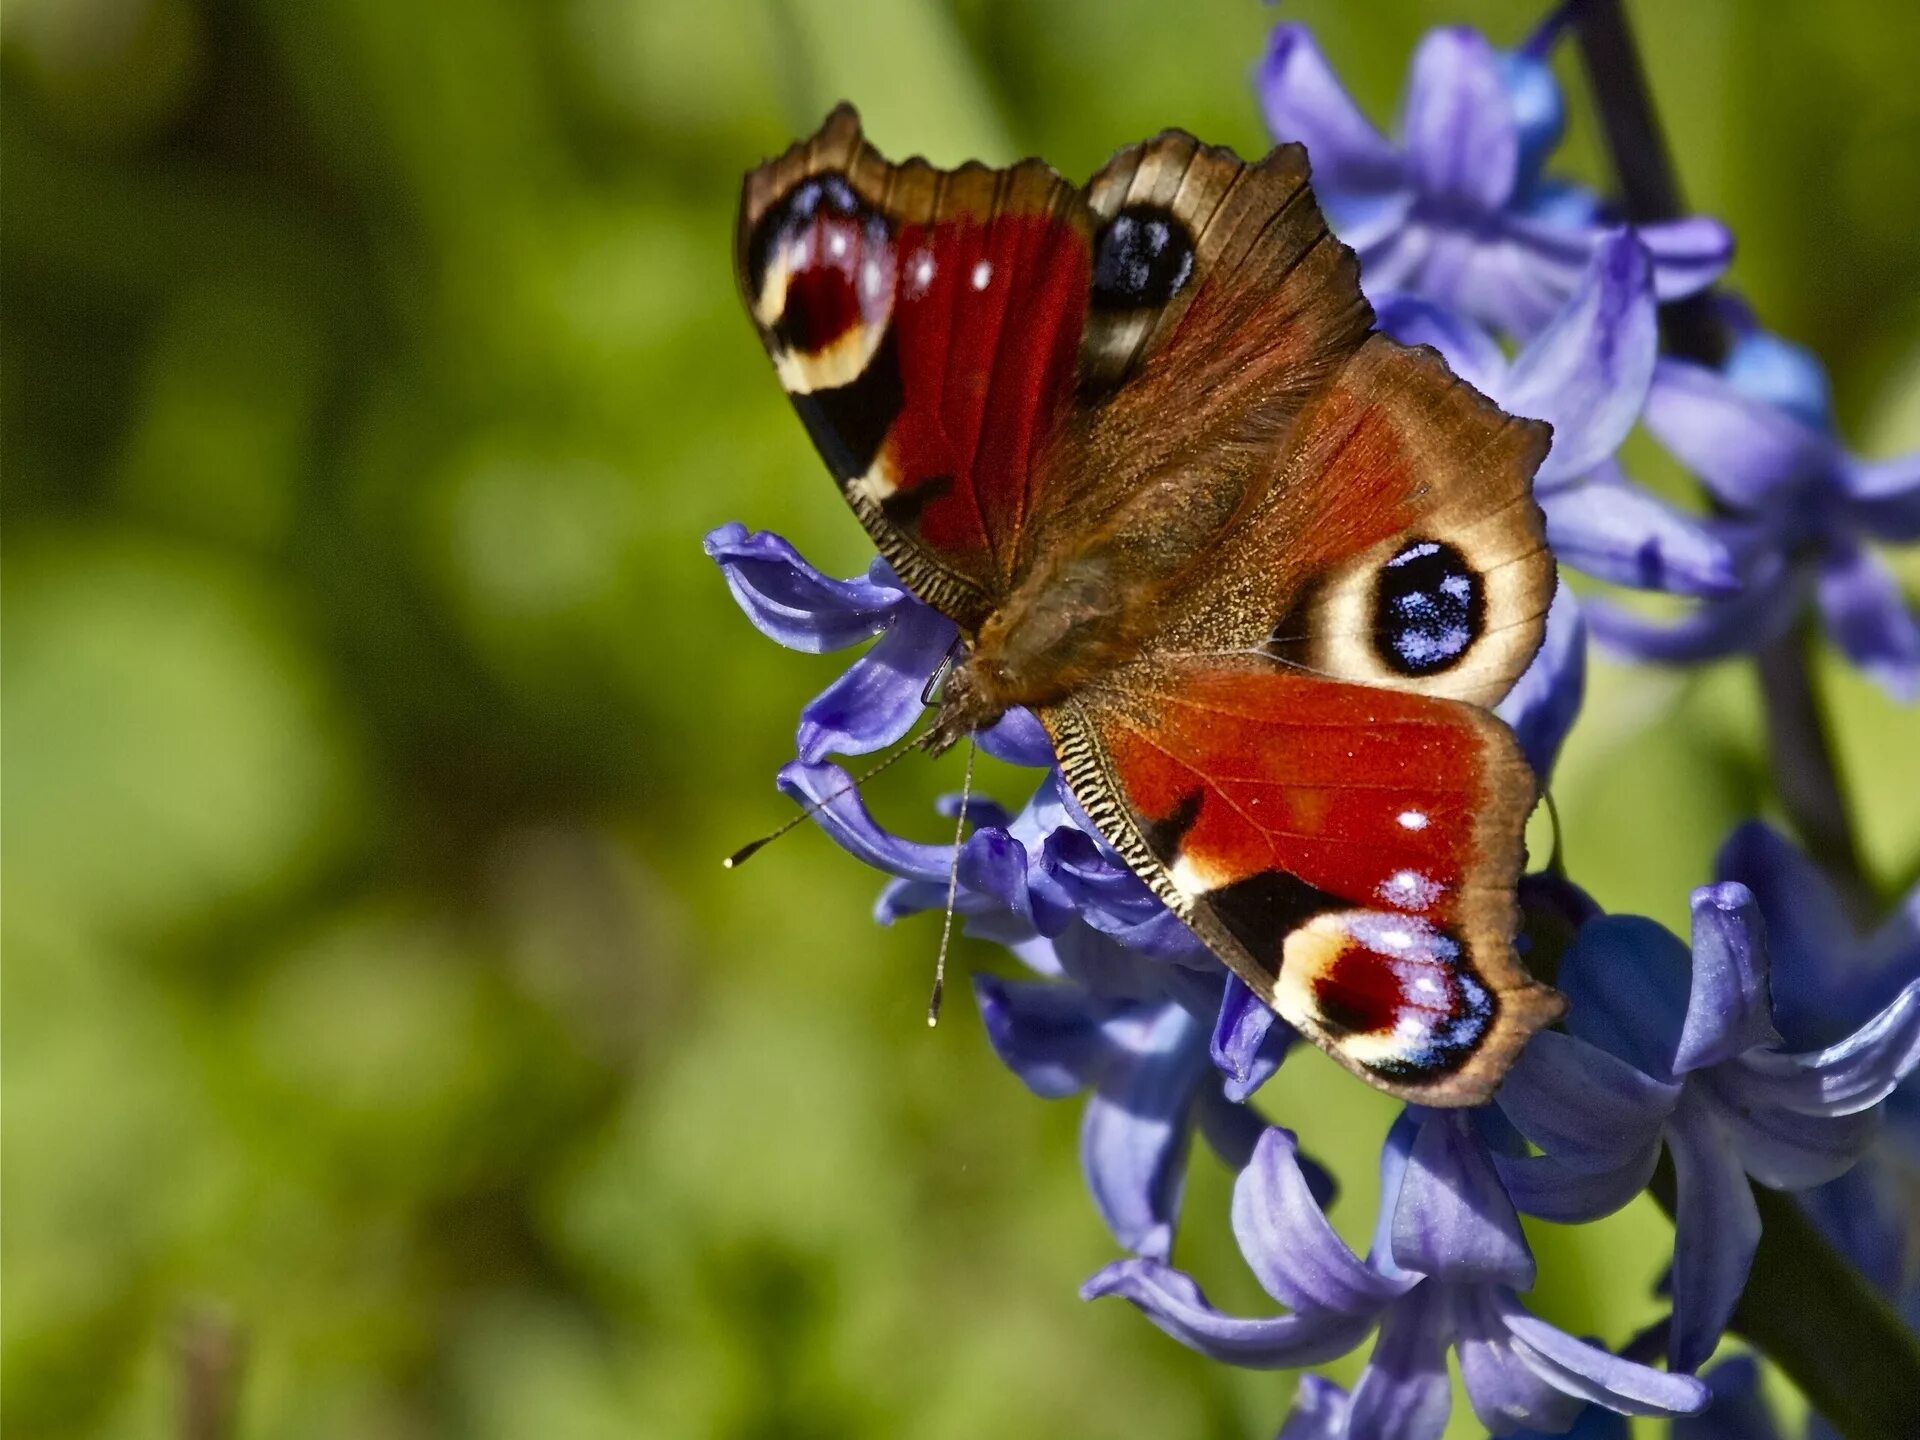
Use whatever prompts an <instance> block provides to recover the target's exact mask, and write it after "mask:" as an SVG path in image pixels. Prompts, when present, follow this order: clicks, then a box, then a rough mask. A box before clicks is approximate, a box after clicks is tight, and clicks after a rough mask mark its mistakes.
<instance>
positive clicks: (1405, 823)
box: [1400, 810, 1427, 830]
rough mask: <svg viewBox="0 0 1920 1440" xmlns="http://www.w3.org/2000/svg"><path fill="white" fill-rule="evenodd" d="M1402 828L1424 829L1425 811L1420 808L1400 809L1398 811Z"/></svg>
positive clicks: (1425, 825)
mask: <svg viewBox="0 0 1920 1440" xmlns="http://www.w3.org/2000/svg"><path fill="white" fill-rule="evenodd" d="M1400 828H1401V829H1402V830H1424V829H1426V828H1427V817H1426V813H1425V812H1424V811H1421V810H1402V811H1401V812H1400Z"/></svg>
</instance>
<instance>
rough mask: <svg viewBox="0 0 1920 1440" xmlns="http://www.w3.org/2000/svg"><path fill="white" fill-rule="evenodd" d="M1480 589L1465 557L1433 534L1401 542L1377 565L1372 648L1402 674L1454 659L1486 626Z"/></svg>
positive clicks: (1442, 666) (1433, 670)
mask: <svg viewBox="0 0 1920 1440" xmlns="http://www.w3.org/2000/svg"><path fill="white" fill-rule="evenodd" d="M1486 608H1487V606H1486V594H1485V590H1484V588H1483V586H1482V585H1481V582H1480V576H1479V573H1478V572H1477V571H1475V570H1474V568H1473V567H1472V566H1471V565H1469V564H1468V563H1467V557H1466V556H1464V555H1462V554H1461V553H1460V552H1459V551H1458V550H1456V549H1454V548H1453V546H1451V545H1448V544H1445V543H1443V542H1441V541H1438V540H1421V541H1417V542H1415V543H1414V544H1412V545H1409V546H1407V548H1406V549H1404V550H1402V551H1401V552H1400V553H1399V554H1398V555H1395V556H1394V557H1393V558H1392V559H1391V560H1389V561H1387V563H1386V564H1385V565H1383V566H1381V567H1380V575H1379V578H1378V580H1377V581H1376V582H1375V588H1374V595H1373V634H1374V648H1375V649H1376V650H1377V651H1378V652H1379V655H1380V659H1381V660H1382V661H1383V662H1385V664H1386V665H1387V667H1388V668H1389V669H1393V670H1397V671H1399V672H1400V673H1401V674H1402V675H1436V674H1438V673H1439V672H1440V671H1442V670H1446V669H1448V668H1449V667H1451V666H1453V665H1456V664H1458V663H1459V661H1460V657H1461V656H1463V655H1465V654H1466V653H1467V651H1468V649H1470V648H1471V647H1472V645H1473V642H1474V641H1475V640H1478V639H1479V638H1480V632H1481V631H1482V630H1483V629H1484V628H1485V626H1486Z"/></svg>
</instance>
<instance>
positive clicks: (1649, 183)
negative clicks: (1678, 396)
mask: <svg viewBox="0 0 1920 1440" xmlns="http://www.w3.org/2000/svg"><path fill="white" fill-rule="evenodd" d="M1572 20H1573V26H1574V33H1575V35H1576V37H1577V38H1578V41H1579V46H1580V59H1581V63H1582V64H1583V65H1584V66H1585V68H1586V72H1587V82H1588V85H1589V87H1590V88H1591V89H1592V91H1593V95H1594V99H1595V101H1596V103H1597V104H1598V106H1599V110H1600V124H1601V127H1602V128H1603V129H1604V130H1605V131H1606V137H1607V153H1608V155H1609V157H1610V158H1611V160H1612V162H1613V169H1614V174H1615V176H1616V178H1617V179H1618V180H1619V182H1620V199H1621V203H1622V207H1623V208H1624V210H1625V212H1626V218H1627V219H1629V220H1631V221H1633V222H1635V223H1636V224H1645V223H1648V222H1651V221H1656V220H1677V219H1679V218H1680V217H1681V216H1682V215H1683V214H1684V213H1685V211H1684V209H1683V208H1682V206H1681V204H1680V188H1679V185H1678V183H1677V182H1676V181H1675V179H1674V174H1673V164H1672V161H1671V160H1670V158H1669V157H1668V154H1667V145H1666V140H1665V138H1664V137H1663V136H1662V134H1661V132H1660V123H1659V121H1658V120H1657V119H1656V118H1655V116H1654V110H1653V101H1652V97H1651V96H1650V95H1649V93H1648V91H1647V77H1646V72H1645V71H1643V70H1642V69H1641V68H1640V54H1639V51H1638V50H1637V49H1636V48H1635V46H1634V43H1633V32H1632V31H1631V29H1629V27H1628V24H1627V17H1626V13H1625V11H1624V10H1623V9H1622V7H1621V4H1620V0H1576V3H1575V4H1574V6H1573V13H1572ZM1660 332H1661V338H1662V340H1663V341H1664V343H1665V346H1666V349H1667V351H1668V353H1669V354H1672V355H1675V356H1677V357H1679V358H1680V359H1683V360H1694V361H1698V362H1699V363H1701V364H1703V365H1718V364H1719V363H1720V361H1721V360H1722V359H1723V358H1725V355H1726V349H1727V335H1726V330H1725V327H1724V326H1722V325H1721V323H1720V320H1719V317H1718V316H1717V315H1716V313H1715V311H1714V304H1713V297H1712V296H1711V295H1710V294H1707V293H1705V292H1702V293H1701V294H1698V295H1692V296H1689V297H1688V298H1687V299H1685V300H1677V301H1674V302H1672V303H1671V304H1668V305H1665V306H1663V307H1661V311H1660ZM1810 641H1811V636H1810V635H1809V633H1808V632H1807V630H1806V629H1805V628H1804V627H1803V628H1798V629H1795V630H1793V631H1790V632H1788V633H1787V634H1785V635H1783V636H1781V637H1780V638H1779V639H1778V640H1775V641H1772V642H1771V643H1769V644H1768V645H1766V646H1765V647H1764V648H1762V650H1761V651H1760V655H1759V661H1760V665H1759V669H1760V693H1761V698H1762V700H1763V701H1764V702H1765V707H1764V708H1765V711H1766V721H1767V759H1768V762H1769V765H1770V767H1771V769H1772V772H1773V774H1774V775H1775V776H1777V777H1778V779H1779V784H1780V802H1781V805H1782V806H1783V807H1784V808H1785V810H1786V812H1787V818H1788V820H1789V821H1791V822H1792V824H1793V828H1794V829H1795V830H1796V831H1797V832H1798V833H1799V835H1800V839H1801V841H1802V842H1803V843H1804V844H1805V845H1806V847H1807V851H1808V853H1809V854H1811V855H1812V856H1813V858H1814V860H1815V861H1816V862H1817V863H1818V864H1819V865H1820V868H1821V869H1822V870H1824V871H1825V872H1826V873H1827V875H1828V877H1829V878H1830V879H1831V880H1832V881H1833V883H1834V886H1835V888H1836V889H1837V890H1838V891H1839V892H1840V899H1841V902H1842V904H1844V905H1845V906H1846V908H1847V911H1848V914H1849V915H1850V916H1851V918H1852V919H1853V921H1854V922H1855V924H1857V925H1859V926H1860V927H1861V928H1863V929H1864V928H1866V926H1867V925H1868V924H1870V923H1871V921H1872V919H1873V910H1874V906H1873V891H1872V887H1871V886H1870V885H1869V884H1868V883H1867V880H1866V873H1865V870H1864V869H1863V867H1862V866H1861V863H1860V848H1859V845H1858V843H1857V842H1856V841H1855V839H1854V833H1853V826H1852V823H1851V822H1850V820H1849V816H1848V810H1847V800H1846V792H1845V791H1844V790H1843V789H1842V788H1841V785H1840V775H1839V768H1838V766H1837V765H1836V764H1835V763H1834V757H1833V746H1832V743H1831V741H1830V740H1829V738H1828V735H1827V731H1826V727H1825V725H1824V724H1823V723H1822V720H1821V709H1820V700H1819V696H1818V694H1817V692H1816V691H1815V688H1814V679H1813V672H1812V668H1811V666H1810V664H1809V646H1810Z"/></svg>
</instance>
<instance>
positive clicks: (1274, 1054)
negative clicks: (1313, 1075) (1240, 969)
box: [1209, 975, 1296, 1101]
mask: <svg viewBox="0 0 1920 1440" xmlns="http://www.w3.org/2000/svg"><path fill="white" fill-rule="evenodd" d="M1295 1034H1296V1032H1295V1031H1294V1028H1293V1027H1292V1026H1291V1025H1289V1024H1287V1023H1286V1021H1284V1020H1282V1019H1281V1018H1280V1017H1279V1016H1278V1015H1275V1014H1274V1013H1273V1009H1272V1007H1271V1006H1269V1005H1268V1004H1267V1003H1266V1002H1265V1001H1264V1000H1262V999H1260V998H1259V997H1258V996H1256V995H1255V994H1254V993H1253V992H1252V991H1251V990H1249V989H1248V988H1247V987H1246V986H1245V985H1244V984H1243V983H1241V980H1240V977H1239V976H1237V975H1229V976H1228V977H1227V983H1226V987H1225V989H1224V990H1223V991H1222V993H1221V996H1220V1018H1219V1019H1218V1020H1216V1021H1215V1022H1214V1027H1213V1041H1212V1044H1211V1046H1210V1047H1209V1049H1210V1053H1211V1054H1212V1056H1213V1063H1214V1066H1215V1068H1216V1069H1218V1070H1219V1071H1220V1073H1221V1075H1223V1076H1224V1077H1225V1078H1226V1095H1227V1099H1229V1100H1234V1101H1243V1100H1245V1099H1246V1098H1247V1097H1248V1096H1249V1095H1251V1094H1253V1092H1254V1091H1256V1090H1258V1089H1259V1088H1260V1087H1261V1086H1262V1085H1264V1084H1266V1083H1267V1081H1268V1080H1269V1079H1271V1078H1272V1076H1273V1072H1274V1071H1276V1070H1278V1069H1279V1068H1280V1062H1281V1061H1282V1060H1284V1059H1285V1058H1286V1054H1287V1050H1288V1049H1289V1047H1291V1046H1292V1044H1293V1041H1294V1038H1295Z"/></svg>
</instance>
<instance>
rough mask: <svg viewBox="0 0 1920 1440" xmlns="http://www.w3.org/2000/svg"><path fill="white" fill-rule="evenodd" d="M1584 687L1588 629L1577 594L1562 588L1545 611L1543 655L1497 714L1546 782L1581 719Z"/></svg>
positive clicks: (1525, 673) (1536, 773) (1501, 704)
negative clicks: (1511, 728)
mask: <svg viewBox="0 0 1920 1440" xmlns="http://www.w3.org/2000/svg"><path fill="white" fill-rule="evenodd" d="M1586 688H1587V626H1586V622H1585V621H1584V620H1582V619H1581V618H1580V605H1579V602H1578V601H1577V600H1575V599H1574V598H1573V592H1572V591H1571V590H1569V589H1567V587H1566V586H1564V585H1562V586H1561V587H1560V588H1559V589H1558V590H1557V591H1555V592H1554V596H1553V606H1552V608H1551V609H1549V610H1548V611H1547V633H1546V638H1545V639H1544V640H1542V641H1541V644H1540V653H1539V654H1537V655H1535V656H1534V657H1533V663H1532V664H1530V665H1528V666H1527V668H1526V670H1525V671H1523V672H1522V673H1521V676H1520V679H1519V680H1518V681H1517V682H1516V683H1515V684H1514V687H1513V689H1512V690H1510V691H1508V692H1507V698H1506V699H1504V700H1502V701H1501V702H1500V704H1499V706H1498V707H1496V709H1495V710H1494V714H1496V715H1498V716H1499V717H1500V718H1501V719H1502V720H1504V721H1506V722H1507V724H1508V725H1510V726H1512V727H1513V735H1514V738H1515V739H1516V740H1518V741H1519V742H1520V752H1521V754H1523V755H1525V756H1526V757H1527V764H1528V765H1530V766H1531V767H1532V768H1533V773H1534V774H1535V775H1537V776H1539V777H1540V779H1541V780H1542V781H1543V782H1544V781H1545V780H1546V779H1547V778H1548V777H1549V776H1551V775H1552V774H1553V764H1554V761H1555V760H1557V759H1558V758H1559V756H1560V747H1561V745H1562V744H1564V743H1565V741H1566V738H1567V732H1568V731H1570V730H1571V729H1573V722H1574V721H1575V720H1576V719H1578V718H1579V715H1580V702H1581V700H1582V698H1583V697H1584V696H1585V694H1586Z"/></svg>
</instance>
